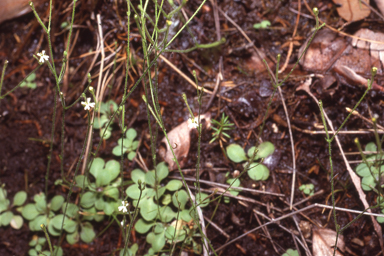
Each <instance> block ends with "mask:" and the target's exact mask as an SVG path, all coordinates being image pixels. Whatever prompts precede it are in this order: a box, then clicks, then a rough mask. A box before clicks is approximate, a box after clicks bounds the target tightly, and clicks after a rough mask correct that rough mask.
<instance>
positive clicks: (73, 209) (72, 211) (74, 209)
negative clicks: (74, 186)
mask: <svg viewBox="0 0 384 256" xmlns="http://www.w3.org/2000/svg"><path fill="white" fill-rule="evenodd" d="M67 205H68V206H67ZM65 207H67V210H66V211H65ZM61 210H62V212H65V215H67V216H68V217H69V218H75V217H76V216H77V214H78V211H79V207H78V206H77V205H75V204H73V203H65V204H63V206H62V207H61Z"/></svg>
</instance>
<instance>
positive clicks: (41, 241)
mask: <svg viewBox="0 0 384 256" xmlns="http://www.w3.org/2000/svg"><path fill="white" fill-rule="evenodd" d="M46 241H47V239H45V237H38V236H37V235H34V236H33V237H32V240H31V241H30V242H29V246H30V247H33V248H31V249H29V251H28V255H29V256H50V255H51V253H50V252H49V251H42V249H43V247H44V246H45V243H46ZM53 253H54V255H56V256H63V249H61V247H57V246H54V249H53Z"/></svg>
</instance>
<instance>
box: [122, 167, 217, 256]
mask: <svg viewBox="0 0 384 256" xmlns="http://www.w3.org/2000/svg"><path fill="white" fill-rule="evenodd" d="M168 174H169V170H168V167H167V166H166V164H165V163H164V162H161V163H159V164H158V165H157V166H156V168H155V170H151V171H149V172H147V173H145V172H143V171H142V170H140V169H135V170H133V171H132V174H131V177H132V181H133V182H134V183H135V184H133V185H131V186H129V187H128V188H127V190H126V193H127V195H128V197H129V198H131V199H132V200H133V203H132V205H134V206H135V207H137V208H138V209H139V212H140V215H141V218H139V220H138V221H137V222H136V224H135V230H136V231H137V232H138V233H140V234H146V233H147V232H149V231H150V230H151V231H150V232H149V233H148V234H147V237H146V241H147V242H148V243H149V244H151V246H152V247H151V248H150V249H149V251H148V255H152V254H154V253H156V252H159V251H161V250H162V249H163V248H164V246H165V244H166V243H169V244H172V243H177V242H184V243H186V244H192V247H194V248H198V247H199V246H198V245H197V244H195V242H194V240H193V239H192V236H193V235H194V233H195V230H196V227H195V226H194V225H192V228H190V225H189V223H192V222H193V220H192V217H191V212H192V211H193V210H191V209H187V208H186V205H187V202H188V200H189V197H188V194H187V192H186V191H185V190H184V189H181V188H182V186H183V184H182V182H181V181H179V180H170V181H169V182H168V183H166V184H162V181H163V180H164V179H165V178H166V177H167V176H168ZM141 182H145V186H144V189H142V190H140V184H141ZM207 197H208V195H207V194H203V193H201V194H200V196H199V195H196V200H197V203H200V207H205V206H207V205H208V203H209V201H208V200H205V201H204V199H206V198H207ZM200 198H201V199H200ZM199 200H201V202H200V201H199ZM174 209H177V211H174Z"/></svg>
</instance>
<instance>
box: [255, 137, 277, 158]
mask: <svg viewBox="0 0 384 256" xmlns="http://www.w3.org/2000/svg"><path fill="white" fill-rule="evenodd" d="M257 149H258V151H257V154H256V158H255V159H256V160H257V159H260V158H265V157H267V156H269V155H272V154H273V152H274V151H275V146H274V145H273V144H272V143H271V142H269V141H265V142H263V143H261V144H260V145H259V146H258V148H257Z"/></svg>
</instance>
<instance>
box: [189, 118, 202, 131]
mask: <svg viewBox="0 0 384 256" xmlns="http://www.w3.org/2000/svg"><path fill="white" fill-rule="evenodd" d="M198 126H199V125H198V124H197V120H196V119H194V120H192V119H191V118H188V128H189V129H193V128H195V129H196V128H197V127H198Z"/></svg>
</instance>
